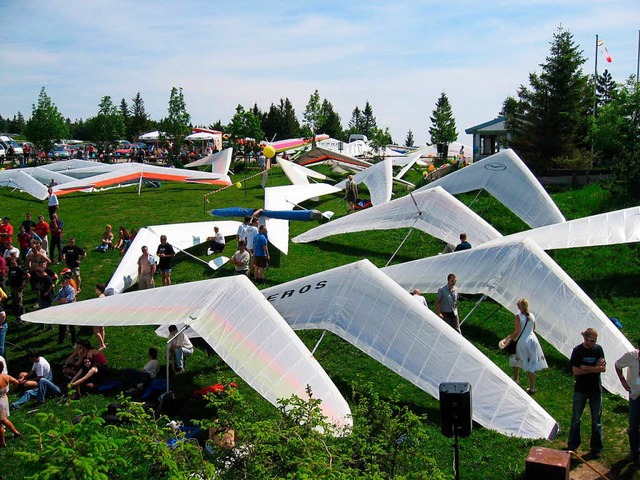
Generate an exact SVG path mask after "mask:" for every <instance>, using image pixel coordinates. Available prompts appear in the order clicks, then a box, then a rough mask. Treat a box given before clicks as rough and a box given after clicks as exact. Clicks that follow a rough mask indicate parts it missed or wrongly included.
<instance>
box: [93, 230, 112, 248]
mask: <svg viewBox="0 0 640 480" xmlns="http://www.w3.org/2000/svg"><path fill="white" fill-rule="evenodd" d="M112 245H113V232H112V231H111V225H107V226H106V227H105V229H104V232H103V233H102V237H101V238H100V245H98V246H97V247H96V250H97V251H98V252H101V253H105V252H106V251H107V250H109V249H110V248H111V246H112Z"/></svg>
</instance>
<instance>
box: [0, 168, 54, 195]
mask: <svg viewBox="0 0 640 480" xmlns="http://www.w3.org/2000/svg"><path fill="white" fill-rule="evenodd" d="M0 187H9V188H17V189H19V190H22V191H24V192H26V193H28V194H29V195H31V196H32V197H35V198H37V199H38V200H44V199H45V198H47V195H48V193H47V187H45V186H44V185H43V184H42V183H40V182H39V181H38V180H36V179H35V178H33V177H31V176H29V175H27V174H26V173H24V172H21V171H20V170H19V169H11V170H4V171H1V172H0Z"/></svg>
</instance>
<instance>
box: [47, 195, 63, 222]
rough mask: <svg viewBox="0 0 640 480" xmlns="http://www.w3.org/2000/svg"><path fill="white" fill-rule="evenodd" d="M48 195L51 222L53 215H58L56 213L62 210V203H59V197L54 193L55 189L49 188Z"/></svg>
mask: <svg viewBox="0 0 640 480" xmlns="http://www.w3.org/2000/svg"><path fill="white" fill-rule="evenodd" d="M48 193H49V200H48V206H49V220H52V219H53V214H54V213H56V211H57V210H58V209H59V208H60V202H58V197H57V196H56V194H55V193H53V189H52V188H51V187H49V190H48Z"/></svg>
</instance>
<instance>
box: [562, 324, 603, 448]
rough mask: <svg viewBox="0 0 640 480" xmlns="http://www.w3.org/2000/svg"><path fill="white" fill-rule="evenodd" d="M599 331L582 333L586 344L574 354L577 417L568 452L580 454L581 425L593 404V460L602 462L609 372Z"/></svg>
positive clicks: (574, 401) (574, 393)
mask: <svg viewBox="0 0 640 480" xmlns="http://www.w3.org/2000/svg"><path fill="white" fill-rule="evenodd" d="M597 341H598V331H597V330H596V329H595V328H587V329H586V330H585V331H584V332H582V343H581V344H580V345H578V346H576V347H575V348H574V349H573V351H572V352H571V369H572V371H573V375H574V377H575V384H574V388H573V413H572V415H571V428H570V430H569V440H568V443H567V448H568V449H569V450H572V451H576V450H577V449H578V447H580V443H581V442H582V439H581V437H580V425H581V419H582V413H583V412H584V407H585V406H586V404H587V401H588V402H589V409H590V410H591V441H590V447H591V457H592V458H599V457H600V455H601V453H600V452H602V448H603V446H604V442H603V436H602V381H601V379H600V376H601V374H602V373H604V372H606V371H607V362H606V361H605V359H604V351H603V350H602V347H601V346H600V345H598V344H597Z"/></svg>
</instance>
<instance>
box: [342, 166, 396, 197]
mask: <svg viewBox="0 0 640 480" xmlns="http://www.w3.org/2000/svg"><path fill="white" fill-rule="evenodd" d="M392 166H393V165H392V162H391V159H390V158H385V159H384V160H383V161H381V162H378V163H376V164H375V165H373V166H371V167H368V168H366V169H365V170H362V171H361V172H358V173H356V174H355V175H354V176H353V181H354V182H356V183H364V184H365V185H366V186H367V188H368V189H369V195H370V196H371V203H372V204H373V205H381V204H383V203H387V202H388V201H389V200H391V194H392V193H393V168H392ZM346 186H347V179H344V180H342V181H341V182H338V183H336V187H338V188H339V189H341V190H344V189H345V187H346Z"/></svg>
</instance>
